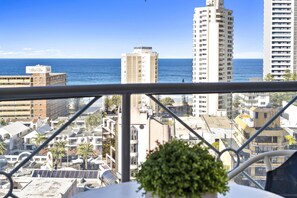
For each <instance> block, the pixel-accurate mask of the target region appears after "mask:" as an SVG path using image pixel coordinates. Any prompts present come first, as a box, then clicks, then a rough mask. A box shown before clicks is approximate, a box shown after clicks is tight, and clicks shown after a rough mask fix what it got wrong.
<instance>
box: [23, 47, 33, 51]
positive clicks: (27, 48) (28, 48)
mask: <svg viewBox="0 0 297 198" xmlns="http://www.w3.org/2000/svg"><path fill="white" fill-rule="evenodd" d="M23 50H24V51H30V50H32V48H30V47H25V48H23Z"/></svg>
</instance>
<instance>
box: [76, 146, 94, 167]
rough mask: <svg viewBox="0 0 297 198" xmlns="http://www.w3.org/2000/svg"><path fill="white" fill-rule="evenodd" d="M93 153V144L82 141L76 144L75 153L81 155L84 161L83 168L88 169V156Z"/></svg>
mask: <svg viewBox="0 0 297 198" xmlns="http://www.w3.org/2000/svg"><path fill="white" fill-rule="evenodd" d="M92 154H93V145H92V144H90V143H84V144H80V145H78V148H77V155H80V156H82V158H83V159H84V162H85V169H88V161H87V159H88V157H89V156H91V155H92Z"/></svg>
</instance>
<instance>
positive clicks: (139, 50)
mask: <svg viewBox="0 0 297 198" xmlns="http://www.w3.org/2000/svg"><path fill="white" fill-rule="evenodd" d="M157 82H158V53H157V52H153V50H152V47H135V48H134V50H133V52H132V53H126V54H122V59H121V83H122V84H127V83H157ZM131 106H132V107H138V108H146V107H152V106H153V103H152V102H151V101H150V99H149V98H148V97H147V96H145V95H134V96H132V98H131Z"/></svg>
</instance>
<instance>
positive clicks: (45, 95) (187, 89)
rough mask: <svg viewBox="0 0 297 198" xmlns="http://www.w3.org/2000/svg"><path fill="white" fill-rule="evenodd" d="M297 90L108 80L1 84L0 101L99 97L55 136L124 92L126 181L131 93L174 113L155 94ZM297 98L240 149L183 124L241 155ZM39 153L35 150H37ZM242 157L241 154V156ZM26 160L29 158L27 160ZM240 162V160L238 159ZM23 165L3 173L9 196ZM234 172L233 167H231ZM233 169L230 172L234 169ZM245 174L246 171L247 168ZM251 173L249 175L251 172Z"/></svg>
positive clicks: (272, 85) (295, 84) (295, 85)
mask: <svg viewBox="0 0 297 198" xmlns="http://www.w3.org/2000/svg"><path fill="white" fill-rule="evenodd" d="M289 91H291V92H292V91H297V81H292V82H249V83H247V82H243V83H157V84H108V85H80V86H47V87H21V88H1V89H0V101H16V100H37V99H64V98H81V97H95V98H94V99H93V100H92V101H91V102H90V103H89V104H87V105H86V106H85V107H84V108H82V109H81V110H80V111H78V112H77V114H75V115H74V116H73V117H72V118H71V119H70V120H69V121H68V122H67V123H66V124H64V125H63V126H62V127H60V129H58V131H57V132H56V133H55V134H54V135H53V136H52V137H54V136H55V135H56V134H59V133H60V132H61V131H62V130H63V129H64V128H66V127H67V126H68V125H69V124H70V123H71V122H72V121H73V120H74V119H75V118H76V117H77V116H79V115H80V114H81V113H82V112H83V111H84V110H85V109H86V108H87V107H88V106H90V105H91V104H92V103H93V102H95V101H96V100H97V99H98V98H99V97H100V96H102V95H122V109H121V110H122V117H124V118H125V119H123V123H122V131H121V134H122V137H123V138H122V141H121V148H122V155H123V156H122V159H121V161H122V168H121V169H122V182H126V181H129V180H130V157H129V156H130V105H131V104H130V102H131V101H130V96H131V95H132V94H146V95H147V96H149V97H150V98H151V99H153V100H154V101H155V102H156V103H157V104H159V105H160V106H161V107H163V108H164V109H165V110H166V111H168V112H169V113H170V114H171V115H172V116H173V117H175V118H176V116H175V114H174V113H172V112H171V111H170V110H169V109H168V108H166V107H165V106H164V105H162V104H161V103H160V102H159V101H158V100H157V99H155V98H154V97H153V96H152V95H170V94H177V95H178V94H211V93H229V94H232V93H249V92H250V93H254V92H289ZM295 100H297V97H295V98H294V99H293V100H291V101H290V102H289V103H288V104H287V105H286V106H285V108H283V109H282V110H280V111H279V112H278V113H277V114H276V115H275V116H274V117H273V118H272V119H271V120H269V121H268V122H267V123H266V124H265V125H264V126H263V127H262V128H261V129H260V130H258V131H257V133H256V134H254V136H252V137H251V138H249V139H248V140H247V141H246V143H244V144H243V145H242V146H241V147H240V148H239V149H238V150H234V149H231V148H227V149H225V150H223V151H221V152H219V151H217V150H216V149H215V148H213V147H212V145H210V144H209V143H208V142H206V141H205V140H204V139H203V137H200V136H199V135H198V134H196V132H195V131H193V130H191V129H190V127H188V126H187V125H186V124H185V123H183V122H182V124H183V125H184V126H185V127H186V128H188V129H189V130H190V131H191V132H192V133H194V134H195V135H196V136H197V137H198V138H199V139H201V140H202V141H203V142H204V143H206V144H207V145H209V146H210V148H212V149H213V150H214V151H215V152H216V153H217V154H219V156H221V155H222V154H223V153H224V152H226V151H233V152H234V153H235V154H236V155H237V156H238V155H239V152H240V151H242V149H243V148H244V147H245V146H247V145H248V144H249V143H250V142H251V141H252V140H253V139H254V138H255V137H256V136H257V135H259V134H260V133H261V132H262V131H263V130H264V128H265V126H268V125H269V123H271V122H272V121H273V120H274V119H276V117H277V116H279V115H280V114H281V113H282V112H283V111H284V110H285V109H286V108H288V106H289V105H290V104H292V103H294V102H295ZM178 120H179V119H178ZM44 145H45V144H42V145H41V146H40V147H39V148H38V149H39V150H40V149H41V148H42V147H43V146H44ZM34 154H35V153H34ZM34 154H33V153H32V155H30V156H29V157H28V158H27V159H26V160H29V159H30V158H31V157H32V156H33V155H34ZM238 158H239V157H238ZM24 163H25V162H24ZM237 164H239V160H237ZM20 167H21V166H20V165H19V166H18V167H17V168H15V169H13V170H12V171H11V172H10V173H8V174H7V173H4V172H0V175H1V174H2V175H4V176H6V177H7V178H8V179H9V181H10V183H11V188H10V190H9V192H8V194H7V195H6V196H5V197H7V196H13V197H14V195H13V194H12V188H13V183H12V179H11V176H12V175H13V173H15V172H16V171H17V170H18V169H19V168H20ZM231 172H233V171H231ZM231 172H230V173H231ZM243 174H245V172H243ZM247 176H248V175H247Z"/></svg>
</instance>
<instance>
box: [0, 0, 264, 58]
mask: <svg viewBox="0 0 297 198" xmlns="http://www.w3.org/2000/svg"><path fill="white" fill-rule="evenodd" d="M203 6H205V0H146V1H145V0H0V58H120V57H121V54H122V53H127V52H131V51H132V50H133V47H135V46H151V47H153V50H154V51H157V52H158V53H159V57H160V58H192V42H193V35H192V34H193V33H192V32H193V13H194V8H195V7H203ZM225 7H226V8H227V9H231V10H233V12H234V13H233V14H234V58H262V54H263V0H225Z"/></svg>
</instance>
